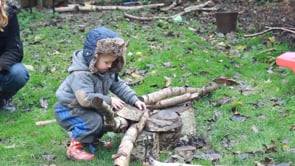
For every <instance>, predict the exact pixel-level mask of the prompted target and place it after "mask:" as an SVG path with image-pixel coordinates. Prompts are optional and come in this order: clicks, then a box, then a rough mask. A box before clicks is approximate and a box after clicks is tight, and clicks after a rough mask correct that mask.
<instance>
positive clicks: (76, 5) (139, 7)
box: [55, 3, 165, 12]
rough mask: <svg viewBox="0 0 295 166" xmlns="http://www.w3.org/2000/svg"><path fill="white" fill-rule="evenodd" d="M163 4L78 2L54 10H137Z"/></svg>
mask: <svg viewBox="0 0 295 166" xmlns="http://www.w3.org/2000/svg"><path fill="white" fill-rule="evenodd" d="M162 6H165V4H164V3H159V4H149V5H140V6H96V5H89V6H81V5H79V4H72V5H69V6H67V7H57V8H55V11H57V12H71V11H101V10H139V9H143V8H158V7H162Z"/></svg>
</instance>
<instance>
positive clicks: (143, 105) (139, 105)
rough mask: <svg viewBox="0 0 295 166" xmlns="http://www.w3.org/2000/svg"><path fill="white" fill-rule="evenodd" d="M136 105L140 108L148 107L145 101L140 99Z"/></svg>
mask: <svg viewBox="0 0 295 166" xmlns="http://www.w3.org/2000/svg"><path fill="white" fill-rule="evenodd" d="M135 106H136V107H137V108H138V109H140V110H145V109H146V105H145V103H144V102H142V101H140V100H138V101H136V102H135Z"/></svg>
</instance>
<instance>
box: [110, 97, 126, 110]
mask: <svg viewBox="0 0 295 166" xmlns="http://www.w3.org/2000/svg"><path fill="white" fill-rule="evenodd" d="M111 99H112V106H113V107H114V108H115V109H116V110H119V109H122V108H123V107H124V105H125V103H124V101H122V100H121V99H119V98H116V97H111Z"/></svg>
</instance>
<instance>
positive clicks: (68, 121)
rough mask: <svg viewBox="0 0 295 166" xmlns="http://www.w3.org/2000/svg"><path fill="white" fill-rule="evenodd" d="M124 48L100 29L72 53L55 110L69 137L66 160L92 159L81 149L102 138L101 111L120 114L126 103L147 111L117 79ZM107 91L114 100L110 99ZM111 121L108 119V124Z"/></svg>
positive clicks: (117, 38) (113, 34) (115, 36)
mask: <svg viewBox="0 0 295 166" xmlns="http://www.w3.org/2000/svg"><path fill="white" fill-rule="evenodd" d="M126 47H127V44H126V42H125V41H124V40H123V39H122V38H121V37H120V36H119V35H118V34H117V33H116V32H114V31H112V30H110V29H108V28H105V27H99V28H95V29H92V30H90V31H89V32H88V33H87V36H86V39H85V42H84V48H83V50H78V51H75V52H74V53H73V57H72V64H71V66H70V67H69V68H68V72H69V73H70V74H69V75H68V76H67V78H66V79H65V80H64V81H63V82H62V84H61V85H60V86H59V88H58V89H57V91H56V96H57V100H58V101H57V103H56V104H55V106H54V110H55V118H56V120H57V122H58V124H59V125H60V126H61V127H62V128H64V129H65V130H67V131H69V132H71V135H72V138H71V142H70V145H69V147H68V149H67V151H66V156H67V157H68V158H69V159H73V160H93V159H94V158H95V156H94V152H93V151H92V152H87V151H86V150H85V149H84V147H83V146H85V145H87V144H88V145H92V143H93V142H94V141H96V140H97V139H99V138H101V137H102V136H103V133H104V124H105V122H104V120H105V115H104V111H106V110H107V111H110V110H119V109H121V108H123V107H124V105H125V103H127V104H130V105H133V106H135V107H137V108H139V109H141V110H145V109H146V105H145V104H144V102H142V101H140V100H139V98H138V97H137V95H136V93H135V92H134V90H132V89H131V88H130V87H129V86H128V85H127V84H126V83H125V82H124V81H123V80H121V79H120V78H119V76H118V73H119V72H120V71H121V70H122V68H123V67H124V65H125V54H126ZM109 91H110V92H112V93H113V94H115V95H116V96H117V97H112V96H110V95H109ZM108 107H110V108H108ZM108 114H109V115H112V113H110V112H108ZM112 118H113V116H108V118H107V120H108V121H112ZM90 149H91V148H90Z"/></svg>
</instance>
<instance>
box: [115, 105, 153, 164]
mask: <svg viewBox="0 0 295 166" xmlns="http://www.w3.org/2000/svg"><path fill="white" fill-rule="evenodd" d="M148 118H149V110H145V111H144V114H143V115H142V117H141V119H140V121H139V122H138V123H134V124H132V125H131V126H130V127H129V128H128V129H127V131H126V133H125V134H124V136H123V138H122V141H121V144H120V146H119V149H118V152H117V153H116V154H114V155H113V156H112V158H113V159H115V161H114V165H115V166H128V165H129V161H130V156H131V151H132V149H133V147H134V143H135V140H136V138H137V136H138V135H139V133H140V132H141V131H142V130H143V128H144V126H145V123H146V121H147V120H148Z"/></svg>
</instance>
